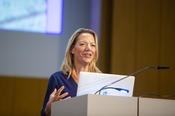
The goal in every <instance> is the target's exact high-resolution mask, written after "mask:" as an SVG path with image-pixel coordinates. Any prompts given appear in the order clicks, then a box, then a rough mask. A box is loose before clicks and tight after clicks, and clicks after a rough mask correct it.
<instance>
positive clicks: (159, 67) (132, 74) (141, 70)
mask: <svg viewBox="0 0 175 116" xmlns="http://www.w3.org/2000/svg"><path fill="white" fill-rule="evenodd" d="M148 69H157V70H160V69H170V67H169V66H147V67H145V68H142V69H140V70H138V71H136V72H133V73H131V74H129V75H127V76H125V77H123V78H121V79H118V80H116V81H114V82H111V83H109V84H108V85H105V86H103V87H102V88H101V89H99V90H98V91H96V92H95V94H97V93H99V94H100V92H101V91H102V90H104V89H107V88H108V86H110V85H113V84H115V83H117V82H119V81H121V80H124V79H126V78H128V77H130V76H135V75H137V74H138V73H140V72H143V71H145V70H148Z"/></svg>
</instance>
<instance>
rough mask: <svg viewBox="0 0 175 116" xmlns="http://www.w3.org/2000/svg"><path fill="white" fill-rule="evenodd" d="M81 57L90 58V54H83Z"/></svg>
mask: <svg viewBox="0 0 175 116" xmlns="http://www.w3.org/2000/svg"><path fill="white" fill-rule="evenodd" d="M83 56H85V57H86V58H91V56H92V54H91V53H85V54H83Z"/></svg>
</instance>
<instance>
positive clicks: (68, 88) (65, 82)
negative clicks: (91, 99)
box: [41, 71, 77, 116]
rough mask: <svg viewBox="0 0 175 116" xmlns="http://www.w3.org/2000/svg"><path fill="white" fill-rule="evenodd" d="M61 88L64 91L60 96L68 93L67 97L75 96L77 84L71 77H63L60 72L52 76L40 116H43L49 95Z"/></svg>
mask: <svg viewBox="0 0 175 116" xmlns="http://www.w3.org/2000/svg"><path fill="white" fill-rule="evenodd" d="M61 86H64V90H63V91H62V93H61V94H63V93H65V92H68V96H71V97H75V96H76V93H77V83H76V82H75V81H74V79H73V77H72V76H71V77H70V78H69V79H67V75H65V74H64V73H63V72H62V71H59V72H56V73H54V74H52V75H51V77H50V78H49V81H48V87H47V92H46V94H45V98H44V104H43V108H42V110H41V116H45V113H44V111H45V108H46V104H47V102H48V100H49V97H50V94H51V93H52V92H53V91H54V89H55V88H56V89H57V90H58V89H59V88H60V87H61Z"/></svg>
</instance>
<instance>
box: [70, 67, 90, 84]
mask: <svg viewBox="0 0 175 116" xmlns="http://www.w3.org/2000/svg"><path fill="white" fill-rule="evenodd" d="M88 71H89V66H88V65H78V64H77V65H75V72H74V73H75V74H74V76H73V78H74V80H75V82H76V83H77V84H78V80H79V74H80V72H88Z"/></svg>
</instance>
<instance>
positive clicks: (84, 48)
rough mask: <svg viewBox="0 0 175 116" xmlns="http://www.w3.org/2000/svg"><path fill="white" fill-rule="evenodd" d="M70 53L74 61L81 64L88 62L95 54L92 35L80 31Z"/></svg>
mask: <svg viewBox="0 0 175 116" xmlns="http://www.w3.org/2000/svg"><path fill="white" fill-rule="evenodd" d="M72 54H73V55H74V63H79V64H81V65H87V64H89V63H90V62H91V61H92V60H93V59H94V57H95V54H96V43H95V41H94V37H93V35H92V34H90V33H81V34H80V35H79V36H78V38H77V42H76V44H75V46H74V48H73V49H72Z"/></svg>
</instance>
